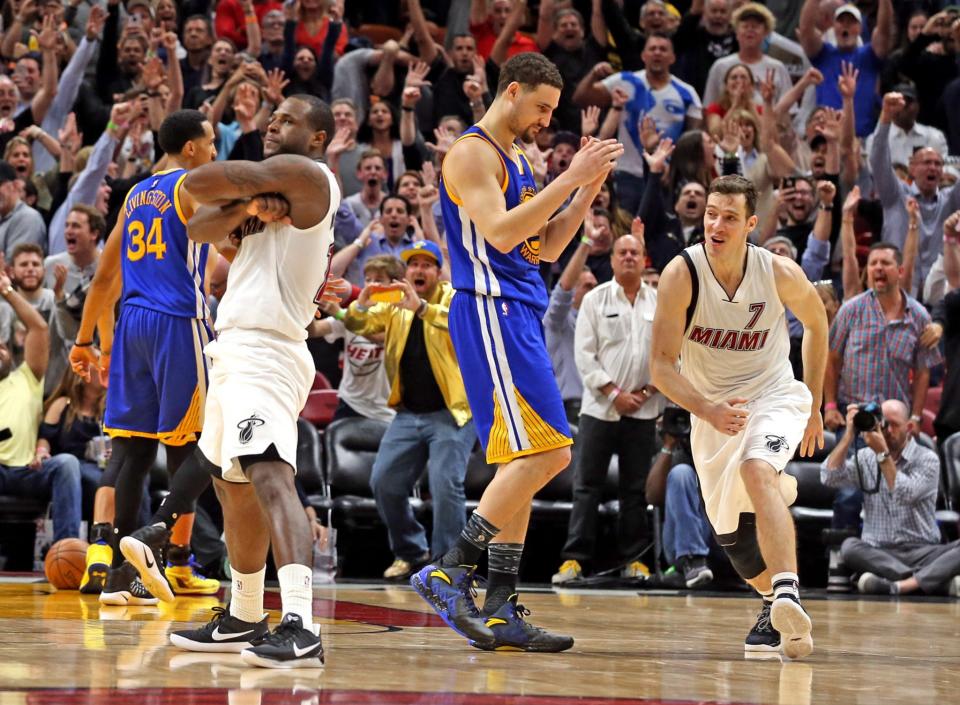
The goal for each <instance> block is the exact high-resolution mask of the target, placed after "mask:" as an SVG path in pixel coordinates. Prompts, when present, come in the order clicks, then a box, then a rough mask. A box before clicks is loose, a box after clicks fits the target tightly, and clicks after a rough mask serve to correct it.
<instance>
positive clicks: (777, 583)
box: [771, 573, 800, 602]
mask: <svg viewBox="0 0 960 705" xmlns="http://www.w3.org/2000/svg"><path fill="white" fill-rule="evenodd" d="M771 582H772V583H773V597H774V599H776V598H778V597H792V598H793V599H794V600H797V601H798V602H799V600H800V578H798V577H797V574H796V573H777V574H776V575H774V576H773V578H771Z"/></svg>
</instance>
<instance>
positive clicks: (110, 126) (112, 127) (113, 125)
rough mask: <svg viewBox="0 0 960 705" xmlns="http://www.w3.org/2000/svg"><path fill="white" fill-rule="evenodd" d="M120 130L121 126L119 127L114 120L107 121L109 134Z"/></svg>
mask: <svg viewBox="0 0 960 705" xmlns="http://www.w3.org/2000/svg"><path fill="white" fill-rule="evenodd" d="M119 129H120V126H119V125H118V124H117V123H115V122H114V121H113V120H108V121H107V131H108V132H109V131H110V130H119Z"/></svg>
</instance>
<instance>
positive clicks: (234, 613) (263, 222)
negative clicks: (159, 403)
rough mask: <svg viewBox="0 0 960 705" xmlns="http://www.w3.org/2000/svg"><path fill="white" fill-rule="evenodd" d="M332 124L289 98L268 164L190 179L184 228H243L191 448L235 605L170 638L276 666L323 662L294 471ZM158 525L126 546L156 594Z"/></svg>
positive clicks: (333, 207)
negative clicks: (211, 492) (190, 208)
mask: <svg viewBox="0 0 960 705" xmlns="http://www.w3.org/2000/svg"><path fill="white" fill-rule="evenodd" d="M333 128H334V123H333V115H332V113H331V111H330V108H329V107H328V106H327V105H326V103H324V102H323V101H321V100H320V99H318V98H316V97H314V96H310V95H295V96H291V97H289V98H287V99H286V100H285V101H283V103H281V104H280V105H279V106H278V107H277V109H276V110H275V111H274V113H273V116H272V117H271V119H270V123H269V125H268V127H267V133H266V136H265V138H264V155H265V157H267V158H266V159H265V160H264V161H263V162H259V163H253V162H244V161H226V162H215V163H213V164H210V165H208V166H209V168H207V169H201V170H195V171H193V172H191V173H190V174H189V175H188V176H187V181H185V182H184V188H186V189H187V191H188V192H189V193H190V194H191V195H192V196H193V197H194V199H196V200H197V201H198V202H199V203H200V204H202V206H201V208H200V209H199V210H198V211H197V213H196V215H195V216H194V217H193V218H192V219H191V220H190V222H189V224H188V234H189V236H190V238H191V239H194V240H197V241H200V242H214V241H219V240H221V239H222V238H223V236H224V233H230V232H234V233H236V234H237V235H239V236H240V237H241V238H242V240H241V244H240V247H239V251H238V253H237V256H236V258H235V259H234V261H233V263H232V265H231V267H230V274H229V276H228V279H227V293H226V295H225V296H224V298H223V300H222V301H221V303H220V308H219V311H218V316H217V323H216V330H217V334H218V337H217V340H216V341H214V342H213V343H210V344H209V345H208V346H207V347H206V353H207V355H208V356H209V358H210V360H211V368H210V385H209V389H208V392H207V400H206V406H205V420H204V427H203V433H202V435H201V439H200V442H199V446H198V449H197V453H196V454H195V455H194V457H193V458H192V460H193V461H195V462H198V463H201V464H205V465H207V466H209V467H210V470H211V473H212V474H213V475H214V486H215V488H216V491H217V496H218V498H219V499H220V502H221V504H222V505H223V513H224V525H225V531H226V542H227V550H228V552H229V555H230V564H231V568H232V572H233V591H232V593H231V604H230V612H229V614H226V613H225V612H224V611H223V610H222V609H220V610H219V611H218V612H217V614H216V615H215V617H214V619H213V620H212V621H211V623H210V624H208V625H206V626H205V627H203V628H200V629H196V630H189V631H185V632H178V633H175V634H173V635H171V640H172V641H173V643H174V644H177V645H180V646H183V647H185V648H194V649H197V650H202V651H241V656H242V658H243V660H244V661H245V662H247V663H249V664H251V665H257V666H266V667H272V668H298V667H313V668H315V667H319V666H322V665H323V646H322V644H321V640H320V636H319V627H317V628H314V625H313V618H312V609H311V605H312V601H313V590H312V580H313V571H312V568H311V563H312V535H311V531H310V527H309V525H308V523H307V520H306V515H305V514H304V513H303V508H302V507H301V506H300V503H299V501H298V499H297V492H296V489H295V487H294V482H293V471H295V468H296V451H297V417H298V415H299V413H300V410H301V409H302V408H303V406H304V404H305V403H306V399H307V394H308V393H309V391H310V387H311V384H312V382H313V377H314V365H313V360H312V358H311V356H310V354H309V352H308V351H307V346H306V342H305V341H306V337H307V334H306V328H307V326H308V325H309V324H310V322H311V321H312V320H313V316H314V312H315V311H316V310H317V305H318V303H320V302H321V301H322V300H324V289H325V287H326V282H327V276H328V274H329V254H330V250H331V249H332V248H333V230H332V227H333V225H332V222H333V216H334V214H335V213H336V211H337V208H338V206H339V203H340V192H339V188H338V187H337V181H336V178H335V177H334V176H333V173H332V172H331V171H330V170H329V169H328V168H327V167H326V166H325V165H324V164H322V163H321V162H320V161H319V159H320V158H321V157H322V156H323V153H324V148H325V146H326V144H327V142H328V140H329V136H330V135H331V134H333ZM188 182H189V183H188ZM251 216H253V217H251ZM341 283H342V282H338V285H339V284H341ZM327 295H328V296H329V293H328V294H327ZM154 528H156V529H157V533H158V534H159V533H160V531H162V530H163V529H164V527H163V525H162V524H159V525H155V526H154V527H147V530H141V531H140V532H135V534H134V535H133V536H131V537H127V538H128V539H130V540H128V541H126V543H125V544H123V545H122V546H121V550H123V551H124V555H128V554H129V555H130V556H132V559H131V562H132V563H133V564H134V565H135V566H136V567H137V569H138V571H139V572H140V573H141V575H142V576H143V577H144V582H145V584H147V583H149V584H151V585H154V586H155V588H156V589H157V590H158V596H159V595H162V594H163V593H164V589H163V585H162V582H161V581H162V576H161V574H160V573H159V572H157V571H156V570H155V566H153V565H151V564H153V563H155V562H158V561H155V560H154V552H153V551H152V550H151V549H153V548H154V547H155V543H156V542H154V541H153V540H151V536H150V535H149V531H150V530H152V529H154ZM144 531H146V533H147V535H145V534H144ZM139 539H142V540H139ZM271 544H272V545H273V556H274V561H275V563H276V565H277V575H278V578H279V581H280V596H281V602H282V610H283V620H282V622H281V623H280V625H279V626H278V627H277V628H276V629H275V630H274V631H272V632H269V633H268V630H267V624H266V618H265V616H264V614H263V578H264V571H265V565H266V558H267V550H268V548H269V547H270V545H271ZM253 639H257V642H256V644H255V645H254V644H250V642H251V640H253Z"/></svg>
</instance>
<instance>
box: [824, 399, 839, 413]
mask: <svg viewBox="0 0 960 705" xmlns="http://www.w3.org/2000/svg"><path fill="white" fill-rule="evenodd" d="M823 408H824V409H826V410H827V411H833V410H834V409H836V408H837V402H835V401H828V402H827V403H826V404H824V405H823Z"/></svg>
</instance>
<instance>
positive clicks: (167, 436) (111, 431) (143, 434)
mask: <svg viewBox="0 0 960 705" xmlns="http://www.w3.org/2000/svg"><path fill="white" fill-rule="evenodd" d="M103 431H104V433H106V434H107V435H108V436H110V437H111V438H151V439H153V440H156V441H160V442H161V443H163V445H165V446H185V445H186V444H187V443H193V442H194V441H195V440H197V433H198V432H199V431H198V432H194V433H187V434H183V433H180V434H177V433H174V432H172V431H171V432H169V433H148V432H147V431H130V430H129V429H126V428H110V427H109V426H105V427H104V429H103Z"/></svg>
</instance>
